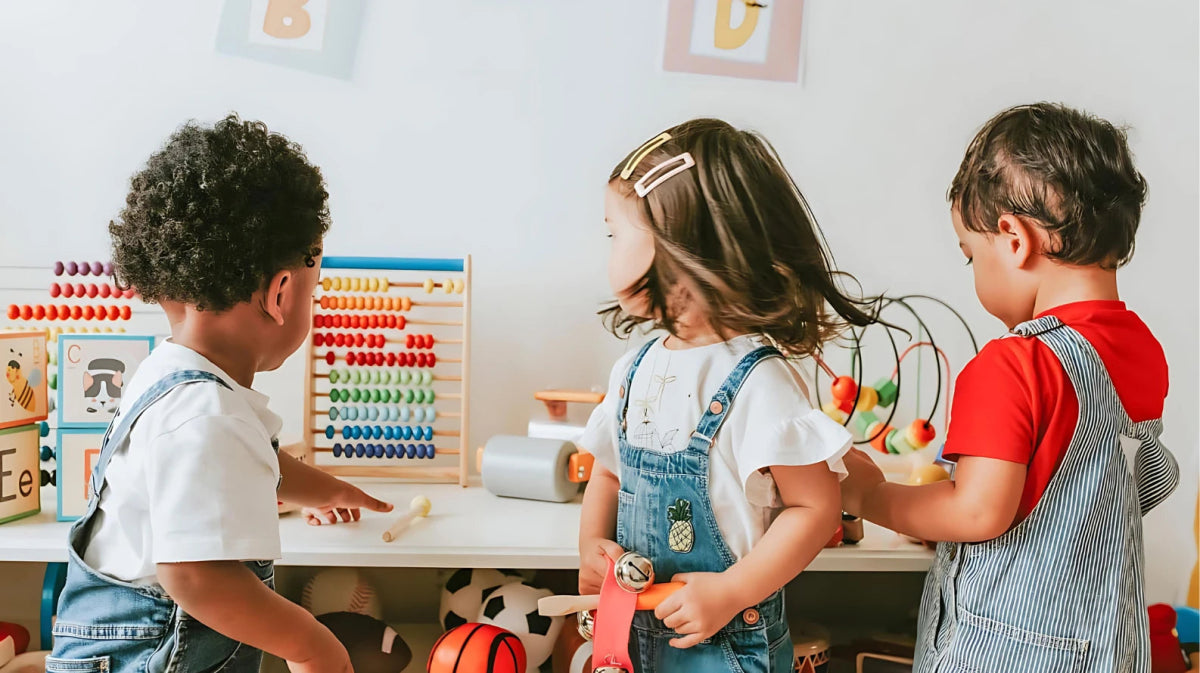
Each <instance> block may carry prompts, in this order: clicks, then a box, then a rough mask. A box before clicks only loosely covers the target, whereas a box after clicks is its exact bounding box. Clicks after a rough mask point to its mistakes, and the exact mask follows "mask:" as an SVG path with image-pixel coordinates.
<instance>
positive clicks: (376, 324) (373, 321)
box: [367, 314, 379, 329]
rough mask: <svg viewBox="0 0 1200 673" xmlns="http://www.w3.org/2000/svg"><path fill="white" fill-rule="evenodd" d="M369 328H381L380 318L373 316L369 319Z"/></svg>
mask: <svg viewBox="0 0 1200 673" xmlns="http://www.w3.org/2000/svg"><path fill="white" fill-rule="evenodd" d="M367 327H370V328H371V329H375V328H376V327H379V316H377V315H374V314H372V315H371V316H370V317H369V318H368V319H367Z"/></svg>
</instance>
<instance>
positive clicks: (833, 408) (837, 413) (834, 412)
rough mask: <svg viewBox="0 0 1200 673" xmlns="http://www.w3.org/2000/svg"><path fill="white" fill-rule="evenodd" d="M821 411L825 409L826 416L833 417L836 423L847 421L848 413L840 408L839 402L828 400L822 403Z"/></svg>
mask: <svg viewBox="0 0 1200 673" xmlns="http://www.w3.org/2000/svg"><path fill="white" fill-rule="evenodd" d="M821 411H824V412H825V415H826V416H828V417H830V418H831V419H833V422H834V423H839V424H840V423H845V422H846V413H845V412H844V411H842V410H841V409H839V408H838V405H837V402H826V403H825V404H823V405H821Z"/></svg>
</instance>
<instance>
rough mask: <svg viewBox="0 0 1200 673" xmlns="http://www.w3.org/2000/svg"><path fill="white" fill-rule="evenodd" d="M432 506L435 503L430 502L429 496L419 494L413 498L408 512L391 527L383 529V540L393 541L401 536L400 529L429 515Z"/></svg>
mask: <svg viewBox="0 0 1200 673" xmlns="http://www.w3.org/2000/svg"><path fill="white" fill-rule="evenodd" d="M432 507H433V503H431V502H429V498H426V497H425V496H423V495H418V496H417V497H415V498H413V499H412V502H411V503H409V505H408V514H405V515H404V516H402V517H400V518H399V519H397V520H396V523H394V524H392V527H391V528H388V529H387V530H385V531H383V541H384V542H391V541H392V540H395V539H396V538H397V537H399V535H400V531H402V530H404V529H405V528H408V527H409V526H410V525H412V522H414V521H416V520H417V519H423V518H425V517H427V516H429V510H430V509H431V508H432Z"/></svg>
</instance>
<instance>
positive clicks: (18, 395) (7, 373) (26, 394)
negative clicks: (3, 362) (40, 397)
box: [4, 348, 42, 412]
mask: <svg viewBox="0 0 1200 673" xmlns="http://www.w3.org/2000/svg"><path fill="white" fill-rule="evenodd" d="M8 352H9V353H10V354H12V355H13V356H14V359H12V360H9V361H8V366H7V367H5V369H4V378H5V380H7V381H8V384H9V385H10V386H12V390H11V391H9V393H8V404H9V406H10V407H16V406H20V407H21V408H22V409H24V410H25V411H30V412H32V411H34V406H35V405H36V404H37V399H36V396H35V395H34V393H33V389H34V388H35V387H36V386H37V385H38V384H39V383H41V382H42V373H41V372H40V371H38V370H36V369H35V370H33V371H31V372H30V373H29V376H28V377H26V376H25V373H24V372H22V371H21V363H20V362H19V361H17V360H16V358H18V357H21V354H20V353H18V352H16V351H15V350H13V349H11V348H10V349H9V351H8ZM31 379H32V380H31Z"/></svg>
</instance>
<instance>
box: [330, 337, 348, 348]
mask: <svg viewBox="0 0 1200 673" xmlns="http://www.w3.org/2000/svg"><path fill="white" fill-rule="evenodd" d="M329 345H330V346H345V345H346V335H345V334H331V335H329Z"/></svg>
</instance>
